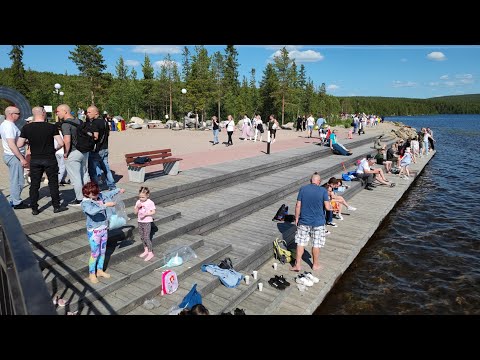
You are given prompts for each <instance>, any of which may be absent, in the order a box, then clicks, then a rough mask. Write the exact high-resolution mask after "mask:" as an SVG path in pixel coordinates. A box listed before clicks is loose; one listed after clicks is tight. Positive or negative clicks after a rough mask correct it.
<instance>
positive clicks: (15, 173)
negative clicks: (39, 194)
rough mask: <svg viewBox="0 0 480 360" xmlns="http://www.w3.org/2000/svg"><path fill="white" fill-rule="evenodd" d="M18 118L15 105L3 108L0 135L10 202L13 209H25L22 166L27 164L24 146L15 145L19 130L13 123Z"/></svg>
mask: <svg viewBox="0 0 480 360" xmlns="http://www.w3.org/2000/svg"><path fill="white" fill-rule="evenodd" d="M19 119H20V110H19V109H18V108H17V107H15V106H8V107H7V108H6V109H5V121H3V122H2V124H1V125H0V136H1V137H2V145H3V161H4V162H5V164H6V165H7V166H8V173H9V175H10V202H11V204H12V206H13V208H14V209H26V208H28V205H27V204H25V203H24V202H23V201H22V199H21V193H22V189H23V186H24V185H25V178H24V177H23V168H24V167H25V166H27V160H25V147H24V146H22V147H20V148H19V147H18V146H17V139H18V137H19V136H20V130H19V129H18V127H17V125H15V123H16V122H17V121H18V120H19Z"/></svg>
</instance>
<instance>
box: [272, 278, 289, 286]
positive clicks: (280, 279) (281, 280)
mask: <svg viewBox="0 0 480 360" xmlns="http://www.w3.org/2000/svg"><path fill="white" fill-rule="evenodd" d="M272 279H275V280H277V282H279V283H280V284H282V285H285V286H286V287H288V286H290V283H289V282H288V281H287V279H285V277H284V276H283V275H280V276H278V275H275V276H274V277H273V278H272Z"/></svg>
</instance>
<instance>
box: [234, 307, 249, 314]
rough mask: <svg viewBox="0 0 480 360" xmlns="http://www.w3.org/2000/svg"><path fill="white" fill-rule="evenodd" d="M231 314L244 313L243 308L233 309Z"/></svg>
mask: <svg viewBox="0 0 480 360" xmlns="http://www.w3.org/2000/svg"><path fill="white" fill-rule="evenodd" d="M233 315H246V314H245V310H244V309H240V308H236V309H235V310H233Z"/></svg>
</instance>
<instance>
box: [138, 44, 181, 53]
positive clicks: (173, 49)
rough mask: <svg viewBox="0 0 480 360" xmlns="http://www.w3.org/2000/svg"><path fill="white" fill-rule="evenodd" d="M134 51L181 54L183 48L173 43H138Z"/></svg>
mask: <svg viewBox="0 0 480 360" xmlns="http://www.w3.org/2000/svg"><path fill="white" fill-rule="evenodd" d="M132 52H134V53H141V54H180V53H181V52H182V50H181V49H180V47H179V46H172V45H136V46H134V48H133V49H132Z"/></svg>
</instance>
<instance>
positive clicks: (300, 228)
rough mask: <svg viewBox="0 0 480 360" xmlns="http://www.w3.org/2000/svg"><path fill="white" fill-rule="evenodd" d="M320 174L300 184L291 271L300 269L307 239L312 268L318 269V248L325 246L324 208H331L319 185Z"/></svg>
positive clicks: (324, 191)
mask: <svg viewBox="0 0 480 360" xmlns="http://www.w3.org/2000/svg"><path fill="white" fill-rule="evenodd" d="M320 181H321V178H320V174H318V173H314V174H313V175H312V178H311V180H310V182H311V183H310V184H308V185H305V186H302V187H301V188H300V191H299V192H298V196H297V204H296V206H295V225H297V233H296V234H295V243H296V244H297V259H296V261H295V266H294V267H293V268H292V269H291V270H292V271H300V270H301V261H302V255H303V252H304V249H305V246H306V245H307V244H308V241H309V240H310V239H312V246H313V247H312V256H313V266H312V269H313V270H318V269H320V264H319V256H320V248H321V247H324V246H325V209H326V210H331V206H330V200H329V198H328V193H327V190H326V189H325V188H324V187H323V186H320Z"/></svg>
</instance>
